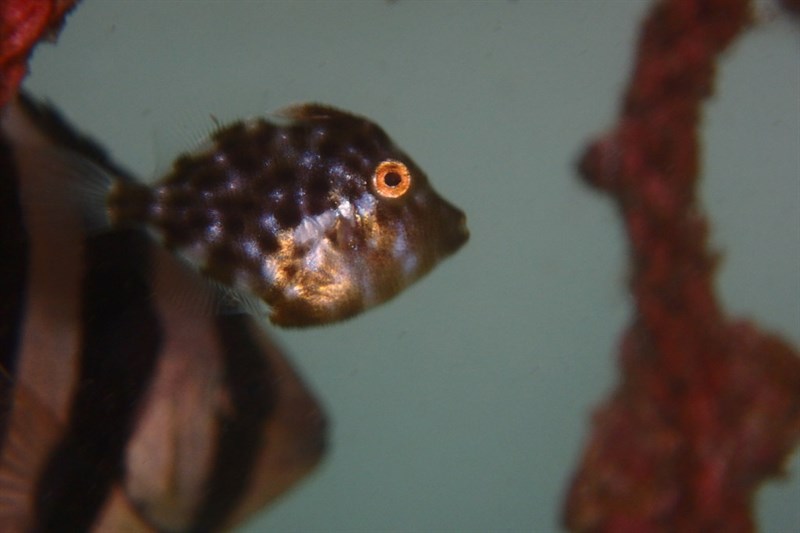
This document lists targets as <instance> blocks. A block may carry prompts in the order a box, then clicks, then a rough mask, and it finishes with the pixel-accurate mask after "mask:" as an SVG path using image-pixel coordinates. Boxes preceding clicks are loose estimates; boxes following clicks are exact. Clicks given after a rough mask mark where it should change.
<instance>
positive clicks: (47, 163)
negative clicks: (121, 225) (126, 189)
mask: <svg viewBox="0 0 800 533" xmlns="http://www.w3.org/2000/svg"><path fill="white" fill-rule="evenodd" d="M15 154H16V157H17V160H18V164H19V166H20V172H22V173H23V175H27V176H44V175H46V176H48V177H47V178H46V179H37V178H33V177H32V178H30V179H27V178H26V186H25V188H24V192H23V195H22V202H23V203H25V204H36V205H39V206H44V207H45V210H46V211H48V212H52V213H53V216H54V217H56V216H57V213H58V211H59V210H64V209H77V210H78V212H80V213H81V216H82V218H83V222H84V224H85V226H86V229H87V230H89V231H92V232H94V231H102V230H105V229H108V228H109V227H110V224H109V220H108V214H107V209H106V196H107V194H108V191H109V190H110V188H111V185H112V184H113V182H114V177H113V176H112V175H111V174H109V173H108V172H107V171H106V170H104V169H103V168H102V167H100V166H98V165H96V164H94V163H93V162H92V161H90V160H89V159H86V158H84V157H82V156H81V155H80V154H77V153H75V152H70V151H67V150H62V149H58V148H54V147H43V146H35V147H34V146H20V147H17V148H16V150H15Z"/></svg>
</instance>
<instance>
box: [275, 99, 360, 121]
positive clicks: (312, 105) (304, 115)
mask: <svg viewBox="0 0 800 533" xmlns="http://www.w3.org/2000/svg"><path fill="white" fill-rule="evenodd" d="M275 115H276V116H278V117H281V118H286V119H289V120H319V119H330V120H347V121H354V122H361V121H363V120H364V118H363V117H360V116H358V115H354V114H352V113H350V112H348V111H344V110H342V109H339V108H337V107H333V106H331V105H327V104H320V103H316V102H309V103H305V104H295V105H291V106H289V107H285V108H283V109H281V110H279V111H277V112H276V113H275Z"/></svg>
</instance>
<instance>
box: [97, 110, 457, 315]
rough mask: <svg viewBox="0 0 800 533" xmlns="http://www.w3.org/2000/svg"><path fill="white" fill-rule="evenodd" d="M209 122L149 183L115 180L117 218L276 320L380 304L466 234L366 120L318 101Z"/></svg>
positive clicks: (112, 205)
mask: <svg viewBox="0 0 800 533" xmlns="http://www.w3.org/2000/svg"><path fill="white" fill-rule="evenodd" d="M282 118H283V120H284V122H283V123H275V122H269V121H267V120H265V119H257V120H251V121H243V122H236V123H234V124H232V125H230V126H227V127H223V128H220V129H218V130H217V131H216V132H215V133H214V134H213V135H212V136H211V139H210V140H209V141H208V142H207V143H206V144H205V145H204V146H202V147H200V148H199V149H198V150H197V151H196V152H193V153H190V154H185V155H183V156H181V157H179V158H178V159H177V161H176V162H175V164H174V165H173V167H172V169H171V171H170V172H169V173H168V174H167V175H166V176H165V177H164V178H163V179H161V180H160V181H158V182H157V183H156V184H155V185H154V186H153V187H150V186H146V185H143V184H141V183H133V182H129V181H123V180H120V181H118V182H116V184H115V186H114V187H113V190H112V193H111V195H110V197H109V214H110V217H111V219H112V221H113V223H114V224H115V225H126V224H146V225H149V226H150V227H152V228H155V230H156V232H157V233H158V234H160V235H161V237H162V238H163V240H164V242H165V244H166V246H167V247H168V248H170V249H176V250H178V251H180V252H181V253H184V254H185V255H187V256H188V257H190V258H191V259H192V260H193V261H194V262H196V263H197V264H198V265H199V266H200V268H201V270H202V271H203V272H204V273H206V275H208V276H209V277H211V278H213V279H215V280H217V281H219V282H221V283H223V284H225V285H227V286H230V287H233V288H236V289H242V290H245V291H248V292H251V293H253V294H255V295H257V296H258V297H260V298H261V299H262V300H263V301H265V302H266V303H267V305H269V307H270V308H271V315H270V318H271V320H272V321H273V322H274V323H276V324H279V325H283V326H303V325H309V324H323V323H329V322H333V321H337V320H342V319H345V318H348V317H351V316H353V315H355V314H357V313H359V312H361V311H363V310H364V309H367V308H369V307H372V306H374V305H376V304H379V303H381V302H385V301H386V300H388V299H389V298H391V297H392V296H394V295H396V294H397V293H398V292H400V291H401V290H402V289H404V288H405V287H407V286H408V285H409V284H410V283H412V282H414V281H415V280H417V279H419V278H420V277H421V276H422V275H424V274H426V273H427V272H429V271H430V270H431V268H433V266H434V265H435V264H436V263H437V262H438V261H439V260H440V259H443V258H445V257H447V256H449V255H450V254H452V253H453V252H455V251H456V250H458V248H460V247H461V245H463V244H464V242H465V241H466V240H467V237H468V232H467V228H466V218H465V216H464V214H463V213H462V212H461V211H460V210H459V209H457V208H456V207H454V206H453V205H451V204H450V203H449V202H447V201H446V200H444V199H443V198H442V197H441V196H439V195H438V194H437V193H436V191H435V190H434V189H433V188H432V187H431V185H430V183H429V181H428V178H427V176H426V175H425V173H424V172H423V171H422V170H421V169H420V168H419V167H418V166H417V165H416V164H415V163H414V162H413V161H412V160H411V158H409V157H408V156H407V155H406V154H405V153H404V152H403V151H402V150H400V149H399V148H398V147H397V146H396V145H395V144H394V143H393V142H392V141H391V139H390V138H389V137H388V136H387V135H386V133H385V132H384V131H383V130H382V129H381V128H380V127H379V126H378V125H377V124H375V123H373V122H371V121H369V120H367V119H366V118H362V117H359V116H355V115H352V114H350V113H347V112H344V111H340V110H338V109H334V108H332V107H327V106H322V105H318V104H308V105H302V106H297V107H294V108H290V109H288V110H286V111H284V112H283V113H282Z"/></svg>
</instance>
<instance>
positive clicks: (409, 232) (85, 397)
mask: <svg viewBox="0 0 800 533" xmlns="http://www.w3.org/2000/svg"><path fill="white" fill-rule="evenodd" d="M334 133H335V134H336V135H338V137H336V138H335V139H334V138H333V137H332V135H333V134H334ZM339 134H341V135H339ZM373 136H374V137H373ZM354 147H355V148H354ZM323 162H324V163H323ZM325 165H328V166H327V167H326V166H325ZM83 178H86V180H87V182H94V181H95V179H100V180H101V181H103V182H104V183H105V185H104V188H103V190H104V191H105V190H109V192H108V193H107V194H106V193H105V192H103V193H102V196H103V197H104V198H105V201H106V204H105V207H104V208H103V209H102V210H101V211H103V214H104V216H105V217H106V218H107V223H106V222H103V223H101V224H99V225H98V223H97V222H96V220H95V215H96V212H95V206H96V205H97V204H98V202H97V201H95V200H91V201H88V202H85V200H86V198H88V195H86V194H83V192H85V190H86V189H84V188H83V185H82V184H78V185H79V186H78V189H77V190H78V192H79V193H80V194H76V187H75V186H76V180H79V179H83ZM325 178H327V180H328V181H327V182H325V183H322V181H323V180H324V179H325ZM109 187H110V189H109ZM81 191H82V192H81ZM253 199H258V200H259V202H253V201H252V200H253ZM292 202H294V203H292ZM292 206H294V207H292ZM463 217H464V216H463V214H462V213H461V212H460V211H459V210H458V209H456V208H455V207H453V206H451V205H450V204H448V203H447V202H445V201H444V200H442V199H441V198H440V197H439V196H438V195H436V193H435V192H433V190H432V189H431V188H430V186H429V184H428V182H427V178H426V177H425V175H424V174H423V173H422V172H421V171H420V170H419V168H418V167H417V166H416V165H414V163H413V162H412V161H411V160H410V159H408V158H407V156H405V154H403V153H402V152H401V151H399V149H397V148H396V147H394V145H393V144H391V142H390V141H389V140H388V137H386V136H385V134H384V133H383V132H382V130H380V129H379V128H378V127H377V126H375V125H374V124H372V123H371V122H369V121H367V120H366V119H362V118H358V117H354V116H352V115H349V114H347V113H344V112H341V111H336V110H333V109H331V108H327V107H321V106H316V105H315V106H306V107H303V108H297V109H296V110H295V111H292V112H291V113H290V114H289V115H288V119H287V123H286V124H284V125H274V124H270V123H268V122H266V121H261V120H258V121H253V122H243V123H238V124H234V125H232V126H230V127H227V128H223V129H220V130H219V131H218V132H217V133H215V134H214V135H213V136H212V138H211V139H210V141H209V143H208V145H207V146H206V147H204V148H202V149H201V150H199V151H196V152H194V153H192V154H188V155H185V156H182V157H180V158H179V159H178V160H177V161H176V163H175V165H174V167H173V168H172V171H171V172H170V173H169V174H168V175H167V176H166V177H165V178H164V179H163V180H161V181H160V182H159V183H157V184H156V185H154V186H152V187H148V186H145V185H142V184H141V183H139V182H138V181H136V180H135V179H134V177H133V176H131V175H130V174H129V173H127V172H126V171H125V170H124V169H122V168H120V167H119V166H118V165H116V164H115V163H114V162H113V161H111V160H110V158H109V157H108V156H107V154H106V153H105V151H104V150H103V149H102V148H101V147H100V146H99V145H98V144H96V143H94V142H93V141H92V140H90V139H89V138H87V137H85V136H83V135H81V134H80V133H78V132H77V131H76V130H75V129H74V128H72V127H71V126H70V125H68V124H67V123H66V122H65V121H64V120H63V119H62V118H61V117H60V115H58V114H57V113H56V112H55V111H54V110H52V109H51V108H49V107H46V106H43V105H40V104H37V103H35V102H33V101H32V100H31V99H29V98H27V97H25V96H22V97H20V98H19V99H18V100H17V101H16V102H14V103H13V104H11V105H9V106H7V107H6V108H4V109H3V110H2V111H0V252H2V258H3V260H2V261H0V293H1V294H2V295H3V298H2V299H0V530H2V531H175V532H180V531H216V530H220V529H228V528H231V527H234V526H235V525H237V524H240V523H242V522H243V521H244V520H246V519H248V518H249V517H251V516H252V515H253V513H255V512H257V511H258V510H260V509H262V508H263V507H264V506H265V505H267V504H269V503H270V502H271V501H273V500H274V499H275V498H276V497H278V496H279V495H281V494H282V493H283V492H285V491H286V490H287V489H289V488H290V487H292V486H293V485H295V484H296V483H297V482H298V481H299V480H300V479H302V478H303V477H304V476H305V475H307V474H308V473H309V472H311V471H312V470H313V468H314V466H315V465H316V464H317V463H318V462H319V461H320V459H321V458H322V456H323V455H324V451H325V448H326V434H327V432H326V418H325V414H324V412H323V410H322V408H321V407H320V405H319V403H318V401H317V400H316V398H315V397H314V395H313V394H312V393H311V392H310V391H309V390H308V388H307V387H306V386H305V384H304V383H303V381H302V379H301V378H300V376H299V375H298V374H297V372H296V371H295V370H294V369H293V368H292V366H291V365H290V363H289V362H288V361H287V360H286V357H285V355H284V353H283V352H282V351H281V350H280V348H279V347H278V346H276V344H275V343H273V342H272V341H271V339H270V338H269V337H268V336H267V334H266V332H265V330H264V328H263V324H262V322H263V321H262V320H261V319H260V318H259V317H258V316H256V315H253V314H250V313H243V312H238V311H236V310H235V309H234V310H230V309H227V310H226V311H225V312H219V313H216V312H212V313H209V312H208V309H206V308H205V307H204V306H193V305H186V304H185V302H183V301H182V298H181V297H176V295H192V294H198V293H202V294H206V295H209V297H210V298H211V299H213V300H220V301H223V300H224V301H227V299H228V294H227V293H226V290H227V289H225V284H230V285H231V286H234V287H236V289H237V290H240V289H241V290H248V291H252V292H254V293H256V294H257V295H258V296H259V297H260V298H263V299H264V300H265V301H267V303H269V304H270V305H271V306H272V316H271V318H272V319H273V321H274V322H276V323H279V324H286V325H291V326H300V325H303V326H305V325H313V324H320V323H327V322H331V321H335V320H341V319H344V318H347V317H349V316H353V315H354V314H356V313H358V312H360V311H362V310H364V309H366V308H368V307H370V306H372V305H375V304H377V303H380V302H381V301H385V300H386V299H388V298H390V297H391V296H392V295H394V294H396V293H398V292H399V291H401V290H402V289H403V288H404V287H405V286H407V285H408V284H409V283H411V282H412V281H414V280H415V279H417V278H419V277H420V276H421V275H423V274H424V273H425V272H427V271H429V270H430V269H431V268H432V267H433V265H434V264H435V263H436V262H437V261H438V260H440V259H441V258H443V257H445V256H447V255H448V254H450V253H452V252H454V251H455V250H456V249H457V248H458V247H459V246H460V245H461V244H463V242H464V241H465V240H466V238H467V232H466V228H465V225H464V218H463ZM183 256H186V257H189V258H190V259H191V261H194V263H191V262H190V261H186V260H184V259H183ZM210 280H215V281H213V282H212V281H210Z"/></svg>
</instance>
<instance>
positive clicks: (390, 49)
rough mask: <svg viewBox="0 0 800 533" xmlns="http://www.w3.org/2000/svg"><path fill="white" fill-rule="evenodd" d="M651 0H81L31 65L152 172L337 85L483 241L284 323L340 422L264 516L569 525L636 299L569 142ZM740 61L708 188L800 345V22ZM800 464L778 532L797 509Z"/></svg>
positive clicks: (758, 296)
mask: <svg viewBox="0 0 800 533" xmlns="http://www.w3.org/2000/svg"><path fill="white" fill-rule="evenodd" d="M646 5H647V3H646V2H642V1H633V0H631V1H606V2H598V1H590V0H585V1H565V0H562V1H529V2H522V1H520V2H512V1H493V2H459V3H456V2H437V3H433V2H414V1H408V0H400V1H398V2H384V1H378V0H375V1H351V2H334V1H328V2H234V1H229V2H224V3H206V2H165V1H160V2H148V1H129V2H122V1H99V0H94V1H87V2H85V3H83V4H82V5H81V6H80V8H79V9H78V10H77V11H76V12H75V13H74V14H73V15H72V16H71V17H70V18H69V20H68V23H67V25H66V27H65V30H64V31H63V33H62V35H61V38H60V40H59V43H58V45H57V46H55V47H53V46H49V45H45V46H42V47H41V48H40V49H39V50H38V51H37V53H36V57H35V58H34V61H33V64H32V69H33V72H32V75H31V77H30V78H29V79H28V81H27V84H26V85H27V87H28V88H29V89H30V90H31V91H33V92H34V93H35V94H37V95H41V96H47V97H49V98H50V99H51V100H52V101H53V102H54V103H56V104H57V105H59V106H60V107H61V108H62V109H63V110H64V111H65V112H66V113H67V114H68V116H69V117H70V118H71V119H72V120H74V122H75V123H77V124H78V125H80V126H81V127H82V128H85V129H86V130H88V131H89V132H91V133H92V134H94V135H96V136H97V137H98V138H100V139H101V140H102V141H103V142H105V143H106V145H107V146H108V148H109V149H110V150H111V152H112V153H113V155H114V156H116V157H117V158H118V159H119V160H121V161H122V163H123V164H125V165H127V166H129V167H130V168H132V169H133V170H134V171H136V172H137V173H139V174H140V175H142V176H151V175H153V173H154V171H155V169H156V168H164V167H165V166H166V165H167V164H168V162H169V160H170V158H171V157H173V156H174V155H175V151H176V150H177V149H179V148H187V147H190V146H191V144H192V142H193V139H194V138H195V137H196V136H198V135H201V134H203V132H204V131H206V130H207V129H208V128H209V127H210V125H211V124H212V121H211V118H210V115H211V114H214V115H215V116H216V117H220V118H229V117H236V116H243V115H244V116H247V115H253V114H258V113H262V112H265V111H270V110H275V109H278V108H280V107H283V106H286V105H287V104H290V103H294V102H299V101H305V100H318V101H323V102H328V103H332V104H335V105H338V106H341V107H344V108H348V109H351V110H354V111H358V112H360V113H363V114H366V115H368V116H370V117H373V118H374V119H375V120H377V121H378V122H379V123H381V124H382V125H383V126H385V127H386V129H387V130H388V131H389V132H390V134H391V135H392V136H393V137H394V138H395V139H396V140H397V141H398V142H399V143H400V144H401V145H402V146H404V147H405V148H406V149H407V150H408V152H409V153H411V154H412V155H413V157H414V158H415V159H416V160H417V161H418V162H419V163H420V164H421V165H422V166H423V167H424V168H425V169H427V171H428V173H429V174H430V176H431V178H432V180H433V181H434V183H435V184H436V186H437V188H438V189H439V190H440V191H441V192H442V193H443V194H444V195H445V196H447V197H448V198H450V199H451V200H452V201H453V202H454V203H456V204H458V205H459V206H461V207H463V208H464V210H465V211H466V212H467V214H468V216H469V225H470V228H471V230H472V240H471V241H470V243H469V245H468V246H467V247H466V248H465V249H464V250H463V251H462V252H461V253H459V254H458V255H457V256H456V257H455V258H453V259H451V260H450V261H448V262H447V263H446V264H444V265H443V266H442V267H441V268H439V269H438V270H437V271H435V272H434V274H433V275H432V276H431V277H429V278H428V279H426V280H424V281H423V282H422V283H420V284H419V285H418V286H416V287H414V288H413V289H411V290H409V291H408V292H407V293H406V294H404V295H403V296H402V297H400V298H399V299H397V300H396V301H395V302H393V303H392V304H391V305H388V306H386V307H384V308H381V309H378V310H376V311H374V312H372V313H370V314H368V315H367V316H364V317H362V318H359V319H357V320H353V321H352V322H349V323H346V324H343V325H339V326H335V327H330V328H324V329H319V330H314V331H312V330H306V331H293V332H280V333H278V336H279V337H280V339H281V340H282V341H283V343H284V344H285V346H286V347H287V349H288V350H289V351H290V352H291V353H292V354H293V355H294V361H295V362H296V364H297V365H299V367H300V368H301V369H302V371H303V372H304V374H305V376H306V377H307V378H308V380H309V381H310V382H311V383H312V384H313V386H314V388H315V390H316V391H317V393H318V394H319V395H320V396H321V398H323V399H324V401H325V404H326V405H327V408H328V410H329V412H330V414H331V416H332V418H333V420H334V425H333V432H332V450H331V454H330V456H329V457H328V458H327V461H326V463H325V464H324V466H323V467H322V468H321V469H320V470H319V472H318V473H317V474H316V475H315V476H314V477H312V478H311V479H309V480H308V482H307V483H305V484H304V485H303V486H302V487H301V488H300V489H299V490H297V491H295V492H293V493H292V494H290V495H289V496H288V497H286V498H285V499H284V500H283V501H281V502H280V504H279V505H277V506H276V507H274V508H273V509H272V510H271V511H270V512H268V513H266V514H264V515H263V517H259V519H258V520H257V521H254V522H252V523H251V524H250V527H249V528H247V529H246V530H247V531H262V530H264V529H270V530H272V531H537V532H539V531H543V532H547V531H555V530H557V529H558V527H559V526H558V515H559V513H560V506H561V501H562V495H563V493H564V490H565V487H566V484H567V480H568V478H569V476H570V473H571V472H572V470H573V468H574V466H575V463H576V459H577V457H578V453H579V451H580V450H581V443H582V441H583V438H584V437H585V436H586V431H587V421H588V417H589V413H590V409H591V408H592V406H593V405H595V403H596V402H597V401H598V400H600V399H601V398H603V397H604V395H605V394H606V393H607V392H608V391H609V389H610V387H611V386H612V384H613V382H614V378H615V363H614V360H613V354H614V353H615V351H616V341H617V338H618V335H619V332H620V330H621V329H622V327H623V326H624V324H625V322H626V320H627V319H628V317H629V314H630V310H629V298H628V295H627V292H626V285H625V279H626V276H625V248H624V246H623V242H622V241H621V239H620V225H619V223H618V220H617V217H616V213H615V212H614V210H613V209H612V207H611V204H610V202H609V201H608V200H607V198H605V197H602V196H599V195H596V194H594V193H592V192H591V191H589V190H587V189H586V188H584V187H583V186H582V185H581V184H580V182H579V181H578V180H577V179H576V177H575V173H574V171H573V162H574V160H575V157H576V155H577V154H578V152H579V150H580V149H581V147H582V146H583V144H584V142H585V141H586V140H587V138H589V137H590V136H591V135H592V134H593V133H595V132H599V131H601V130H603V129H604V128H605V127H607V126H608V125H609V123H610V121H611V120H612V119H613V117H614V116H615V112H616V104H617V101H618V97H619V94H620V91H621V87H622V85H621V84H622V83H623V82H624V81H625V80H626V78H627V69H628V68H629V65H630V61H631V51H632V48H633V42H634V41H633V39H634V32H635V28H636V25H637V23H638V21H639V19H640V18H641V16H642V14H643V13H644V9H645V7H646ZM760 13H761V15H762V17H761V22H760V23H759V25H758V26H757V27H756V28H755V30H754V31H752V32H750V34H748V35H747V36H746V38H745V39H743V40H741V41H740V42H739V43H738V45H737V46H736V47H735V49H734V50H733V53H732V55H731V56H730V58H729V60H727V61H726V62H725V63H724V64H723V67H722V70H721V77H720V80H719V83H718V87H719V89H720V93H719V96H718V98H717V99H716V100H715V101H714V102H713V103H712V104H711V105H710V106H708V108H707V111H708V114H707V125H708V127H707V128H706V129H705V131H704V144H705V147H706V149H707V151H706V159H705V168H706V179H705V182H704V185H703V191H702V192H703V197H704V200H705V201H706V203H707V205H708V206H709V208H710V212H711V214H712V216H713V221H714V225H715V226H714V229H715V231H714V234H713V241H714V242H715V243H716V244H717V245H718V246H719V247H720V248H722V249H723V250H724V251H725V257H726V259H725V262H724V266H723V267H722V270H721V275H720V290H721V295H722V297H723V300H724V302H725V303H726V305H727V306H728V308H729V309H730V310H731V311H732V312H733V313H735V314H737V315H741V314H744V315H748V316H753V317H757V318H758V320H759V322H760V323H761V324H762V325H764V326H766V327H768V328H772V329H774V330H777V331H779V332H781V333H783V334H785V335H786V336H788V337H789V338H790V339H792V340H793V341H794V342H795V343H798V342H800V207H799V204H800V185H799V183H800V155H798V153H799V151H800V55H798V38H800V35H799V34H798V32H797V31H796V30H795V29H794V28H793V27H792V26H791V25H790V24H789V22H788V21H787V20H785V19H784V17H783V16H782V15H780V14H778V15H777V16H775V12H774V11H770V10H763V9H762V11H761V12H760ZM791 469H792V471H793V474H794V478H793V481H792V482H791V484H786V483H784V484H773V485H770V486H769V487H767V488H766V489H765V490H764V491H763V492H762V493H761V497H760V498H759V506H758V508H759V515H760V517H761V520H762V524H763V530H764V531H767V532H781V533H782V532H786V531H792V530H794V531H798V530H800V525H799V524H800V477H798V476H800V472H799V471H800V460H798V458H797V455H795V458H794V462H793V463H792V464H791Z"/></svg>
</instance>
